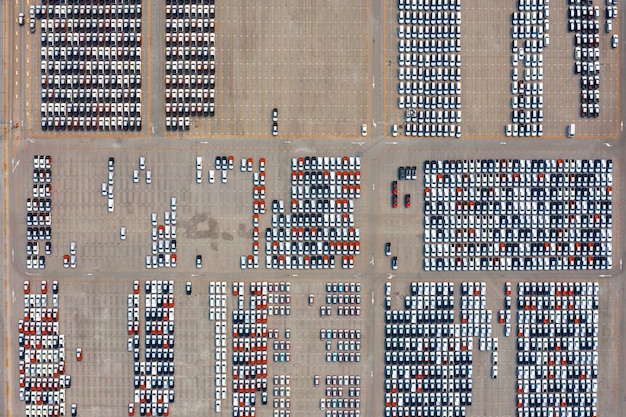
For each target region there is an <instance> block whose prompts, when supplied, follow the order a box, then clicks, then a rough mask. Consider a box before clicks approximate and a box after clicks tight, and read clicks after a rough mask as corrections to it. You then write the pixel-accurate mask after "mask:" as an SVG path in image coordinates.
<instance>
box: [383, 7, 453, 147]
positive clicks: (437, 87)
mask: <svg viewBox="0 0 626 417" xmlns="http://www.w3.org/2000/svg"><path fill="white" fill-rule="evenodd" d="M398 9H399V12H398V23H399V25H400V26H399V29H398V38H399V42H398V52H399V57H398V65H399V67H400V68H399V70H398V79H399V83H398V94H399V95H400V97H399V101H398V107H399V108H400V109H406V110H405V123H404V126H405V129H404V135H405V136H420V137H423V136H427V137H430V136H437V137H460V136H461V126H460V125H459V124H457V123H458V122H457V120H456V119H449V118H448V120H445V121H444V120H441V121H438V122H436V120H432V123H429V121H425V120H423V119H422V120H419V121H418V120H417V119H418V118H417V111H416V110H415V109H419V112H420V113H422V114H423V110H424V109H426V113H430V112H431V111H433V112H436V111H437V110H438V109H460V108H461V83H460V66H461V55H460V54H459V52H460V51H461V43H460V37H461V12H460V4H459V3H458V2H456V1H450V2H447V1H446V2H441V3H435V2H433V3H431V2H430V1H422V0H419V1H415V2H412V1H407V2H404V1H401V2H399V3H398ZM405 25H406V26H405ZM404 80H413V82H412V83H411V82H408V81H407V83H406V87H405V81H404ZM435 80H437V81H440V82H437V83H435V82H431V81H435ZM446 113H447V111H446ZM415 122H418V123H415ZM397 134H398V128H397V125H394V127H393V130H392V135H393V136H396V135H397Z"/></svg>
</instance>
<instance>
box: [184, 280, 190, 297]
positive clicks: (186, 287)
mask: <svg viewBox="0 0 626 417" xmlns="http://www.w3.org/2000/svg"><path fill="white" fill-rule="evenodd" d="M185 293H186V294H187V295H191V281H187V283H186V284H185Z"/></svg>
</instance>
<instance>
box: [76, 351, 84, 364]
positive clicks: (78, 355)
mask: <svg viewBox="0 0 626 417" xmlns="http://www.w3.org/2000/svg"><path fill="white" fill-rule="evenodd" d="M76 360H77V361H79V362H80V361H82V360H83V349H82V348H76Z"/></svg>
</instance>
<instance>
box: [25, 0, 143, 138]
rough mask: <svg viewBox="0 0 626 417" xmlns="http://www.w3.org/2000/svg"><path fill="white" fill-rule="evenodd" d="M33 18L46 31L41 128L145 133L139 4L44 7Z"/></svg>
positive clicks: (44, 34) (43, 37)
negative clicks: (142, 108)
mask: <svg viewBox="0 0 626 417" xmlns="http://www.w3.org/2000/svg"><path fill="white" fill-rule="evenodd" d="M34 14H35V16H36V18H38V19H41V22H40V26H41V31H42V33H41V57H42V61H41V73H42V76H41V87H42V93H41V98H42V102H43V103H44V104H47V105H45V106H43V105H42V106H41V128H42V130H44V131H45V130H96V131H111V130H115V131H129V130H130V131H136V130H141V127H142V119H141V105H140V103H141V80H142V75H141V48H142V47H141V43H142V39H141V38H142V35H141V26H142V25H141V14H142V11H141V4H140V2H137V3H133V4H124V5H122V4H120V5H85V4H81V5H58V4H55V5H47V6H46V5H43V6H35V7H34ZM111 32H113V33H111ZM116 32H117V34H116ZM68 74H73V75H68ZM95 103H101V104H104V103H107V104H108V103H114V104H125V105H126V107H124V108H122V109H120V108H119V107H115V108H113V109H110V110H108V111H107V110H106V109H105V108H103V107H102V108H101V107H98V106H97V105H95ZM52 104H54V106H51V105H52ZM57 104H63V105H64V106H62V107H61V106H57ZM131 104H132V106H133V110H132V112H131V109H130V105H131ZM138 104H139V105H138ZM65 105H67V107H65Z"/></svg>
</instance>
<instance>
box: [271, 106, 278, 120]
mask: <svg viewBox="0 0 626 417" xmlns="http://www.w3.org/2000/svg"><path fill="white" fill-rule="evenodd" d="M272 122H278V109H276V108H275V109H273V110H272Z"/></svg>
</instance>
